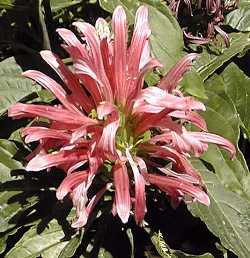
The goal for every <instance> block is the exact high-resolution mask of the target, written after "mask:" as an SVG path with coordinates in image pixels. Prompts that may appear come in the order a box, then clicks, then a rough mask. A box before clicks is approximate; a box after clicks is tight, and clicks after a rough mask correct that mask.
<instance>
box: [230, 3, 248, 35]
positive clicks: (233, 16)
mask: <svg viewBox="0 0 250 258" xmlns="http://www.w3.org/2000/svg"><path fill="white" fill-rule="evenodd" d="M225 24H227V25H229V26H231V27H232V28H233V29H236V30H239V31H242V32H246V31H250V4H247V5H244V6H241V7H239V8H238V9H236V10H234V11H232V12H230V13H229V14H227V15H226V19H225Z"/></svg>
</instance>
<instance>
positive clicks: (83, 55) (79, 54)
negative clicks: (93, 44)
mask: <svg viewBox="0 0 250 258" xmlns="http://www.w3.org/2000/svg"><path fill="white" fill-rule="evenodd" d="M56 31H57V33H58V34H59V35H60V36H61V37H62V38H63V40H64V41H65V42H66V43H67V45H68V46H69V48H70V50H71V51H70V53H71V54H73V53H74V54H73V55H72V58H73V59H74V60H78V59H83V60H87V59H88V51H87V50H86V48H85V47H84V46H83V45H82V43H81V42H80V41H79V40H78V38H77V37H76V36H75V34H74V33H73V32H72V31H70V30H67V29H64V28H60V29H57V30H56Z"/></svg>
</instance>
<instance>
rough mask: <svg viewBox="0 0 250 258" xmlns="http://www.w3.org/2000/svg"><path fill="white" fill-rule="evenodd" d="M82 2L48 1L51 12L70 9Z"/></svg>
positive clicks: (69, 0) (80, 0)
mask: <svg viewBox="0 0 250 258" xmlns="http://www.w3.org/2000/svg"><path fill="white" fill-rule="evenodd" d="M81 2H82V0H50V5H51V10H52V12H57V11H59V10H61V9H64V8H68V7H71V6H73V5H76V4H79V3H81Z"/></svg>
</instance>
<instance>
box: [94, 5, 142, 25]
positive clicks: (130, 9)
mask: <svg viewBox="0 0 250 258" xmlns="http://www.w3.org/2000/svg"><path fill="white" fill-rule="evenodd" d="M99 3H100V6H101V7H102V8H103V9H104V10H106V11H108V12H110V13H112V12H113V11H114V9H115V8H116V7H117V6H118V5H122V6H123V8H124V9H125V11H126V14H127V19H128V22H129V24H133V23H134V17H135V12H136V10H137V8H138V7H139V6H140V2H139V1H137V0H135V1H130V0H99Z"/></svg>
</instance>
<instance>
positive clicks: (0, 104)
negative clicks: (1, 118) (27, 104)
mask: <svg viewBox="0 0 250 258" xmlns="http://www.w3.org/2000/svg"><path fill="white" fill-rule="evenodd" d="M21 73H22V69H21V67H20V66H19V65H18V64H17V63H16V61H15V59H14V57H10V58H8V59H5V60H4V61H2V62H1V63H0V77H1V81H0V114H3V113H4V112H6V110H7V109H8V108H9V107H10V105H12V104H14V103H16V102H18V101H20V100H22V99H23V98H25V97H26V96H28V95H30V94H31V93H32V92H35V91H38V90H39V89H40V87H39V86H37V85H34V83H33V82H32V81H31V80H29V79H26V78H24V77H22V76H21Z"/></svg>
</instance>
